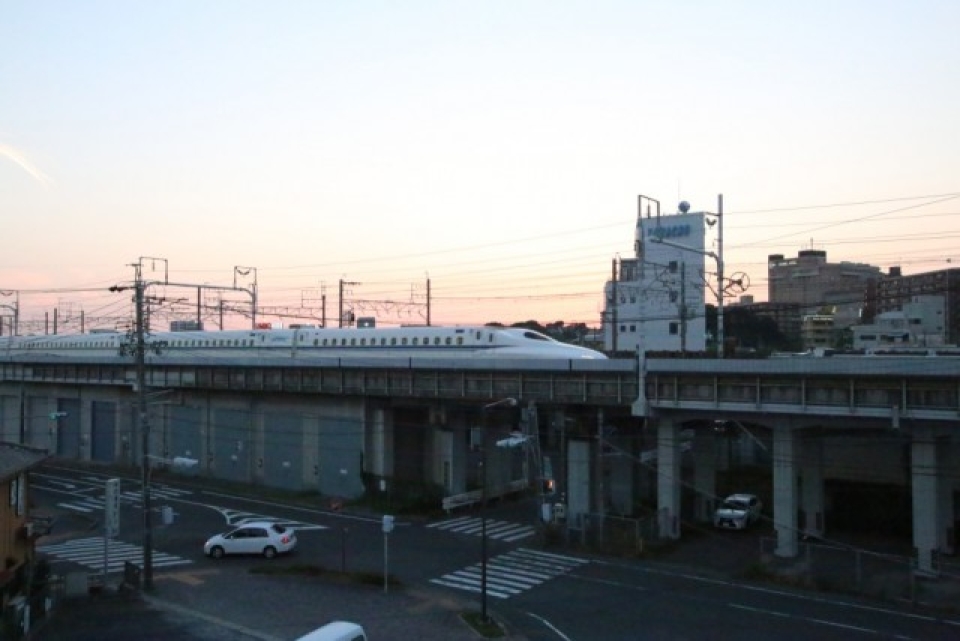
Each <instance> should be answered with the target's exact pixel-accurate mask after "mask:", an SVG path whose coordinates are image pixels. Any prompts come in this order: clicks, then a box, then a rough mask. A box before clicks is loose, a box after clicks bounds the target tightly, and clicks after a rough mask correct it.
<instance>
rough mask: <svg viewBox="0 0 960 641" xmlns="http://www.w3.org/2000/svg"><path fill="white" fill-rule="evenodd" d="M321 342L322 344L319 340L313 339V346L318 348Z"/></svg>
mask: <svg viewBox="0 0 960 641" xmlns="http://www.w3.org/2000/svg"><path fill="white" fill-rule="evenodd" d="M319 342H320V340H319V339H316V338H315V339H313V346H314V347H316V346H317V343H319Z"/></svg>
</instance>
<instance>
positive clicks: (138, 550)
mask: <svg viewBox="0 0 960 641" xmlns="http://www.w3.org/2000/svg"><path fill="white" fill-rule="evenodd" d="M37 552H40V553H42V554H46V555H48V556H52V557H54V558H56V559H57V560H60V561H70V562H72V563H77V564H79V565H83V566H86V567H88V568H91V569H93V570H98V571H99V570H103V559H104V539H103V537H102V536H91V537H87V538H84V539H73V540H70V541H64V542H62V543H52V544H50V545H38V546H37ZM106 558H107V572H108V573H110V574H112V573H114V572H121V571H122V570H123V567H124V563H125V562H127V561H129V562H131V563H133V564H135V565H138V566H140V565H142V563H143V547H141V546H137V545H132V544H130V543H125V542H123V541H116V540H113V539H111V540H110V541H109V545H108V547H107V548H106ZM151 559H152V565H153V567H154V568H164V567H173V566H178V565H187V564H190V563H193V561H191V560H190V559H184V558H182V557H179V556H174V555H172V554H166V553H164V552H160V551H158V550H153V554H152V555H151Z"/></svg>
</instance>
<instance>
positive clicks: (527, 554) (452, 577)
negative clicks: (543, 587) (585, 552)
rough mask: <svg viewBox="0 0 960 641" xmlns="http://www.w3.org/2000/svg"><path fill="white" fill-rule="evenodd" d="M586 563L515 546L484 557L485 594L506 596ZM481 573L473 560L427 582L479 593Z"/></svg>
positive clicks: (481, 580) (530, 587) (479, 567)
mask: <svg viewBox="0 0 960 641" xmlns="http://www.w3.org/2000/svg"><path fill="white" fill-rule="evenodd" d="M586 563H589V561H588V560H586V559H579V558H576V557H572V556H564V555H561V554H551V553H549V552H539V551H537V550H528V549H525V548H517V549H516V550H513V551H511V552H507V553H505V554H500V555H497V556H495V557H493V558H490V559H488V560H487V563H486V566H487V595H488V596H492V597H496V598H498V599H509V598H510V597H512V596H515V595H517V594H520V593H521V592H525V591H526V590H530V589H532V588H534V587H536V586H538V585H540V584H541V583H544V582H545V581H549V580H550V579H553V578H556V577H558V576H561V575H564V574H567V573H568V572H572V571H573V570H575V569H577V568H578V567H580V566H581V565H584V564H586ZM482 574H483V567H482V565H481V564H480V563H475V564H473V565H471V566H468V567H466V568H463V569H462V570H457V571H456V572H450V573H449V574H444V575H443V576H441V577H440V578H438V579H431V580H430V582H431V583H435V584H437V585H443V586H446V587H449V588H455V589H457V590H465V591H467V592H477V593H479V592H480V591H481V589H482V583H483V577H482Z"/></svg>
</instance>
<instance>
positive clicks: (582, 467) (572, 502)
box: [567, 439, 592, 527]
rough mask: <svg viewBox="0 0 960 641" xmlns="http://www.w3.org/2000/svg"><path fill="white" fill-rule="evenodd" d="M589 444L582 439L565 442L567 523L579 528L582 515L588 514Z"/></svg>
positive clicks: (590, 458)
mask: <svg viewBox="0 0 960 641" xmlns="http://www.w3.org/2000/svg"><path fill="white" fill-rule="evenodd" d="M590 446H591V443H590V441H584V440H582V439H571V440H569V441H568V442H567V454H568V455H567V463H568V467H567V481H568V483H567V522H568V523H569V524H570V525H571V527H579V523H580V519H581V518H582V515H584V514H589V513H590V471H591V465H590V464H591V460H592V457H591V447H590Z"/></svg>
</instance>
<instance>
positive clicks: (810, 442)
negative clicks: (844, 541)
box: [800, 436, 824, 538]
mask: <svg viewBox="0 0 960 641" xmlns="http://www.w3.org/2000/svg"><path fill="white" fill-rule="evenodd" d="M801 450H802V456H801V463H800V513H801V522H800V531H801V532H802V533H803V535H804V536H809V537H814V538H821V537H822V536H823V533H824V522H823V519H824V515H823V514H824V498H823V441H822V440H821V439H820V437H819V436H811V437H809V438H806V439H804V440H803V441H802V442H801Z"/></svg>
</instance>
